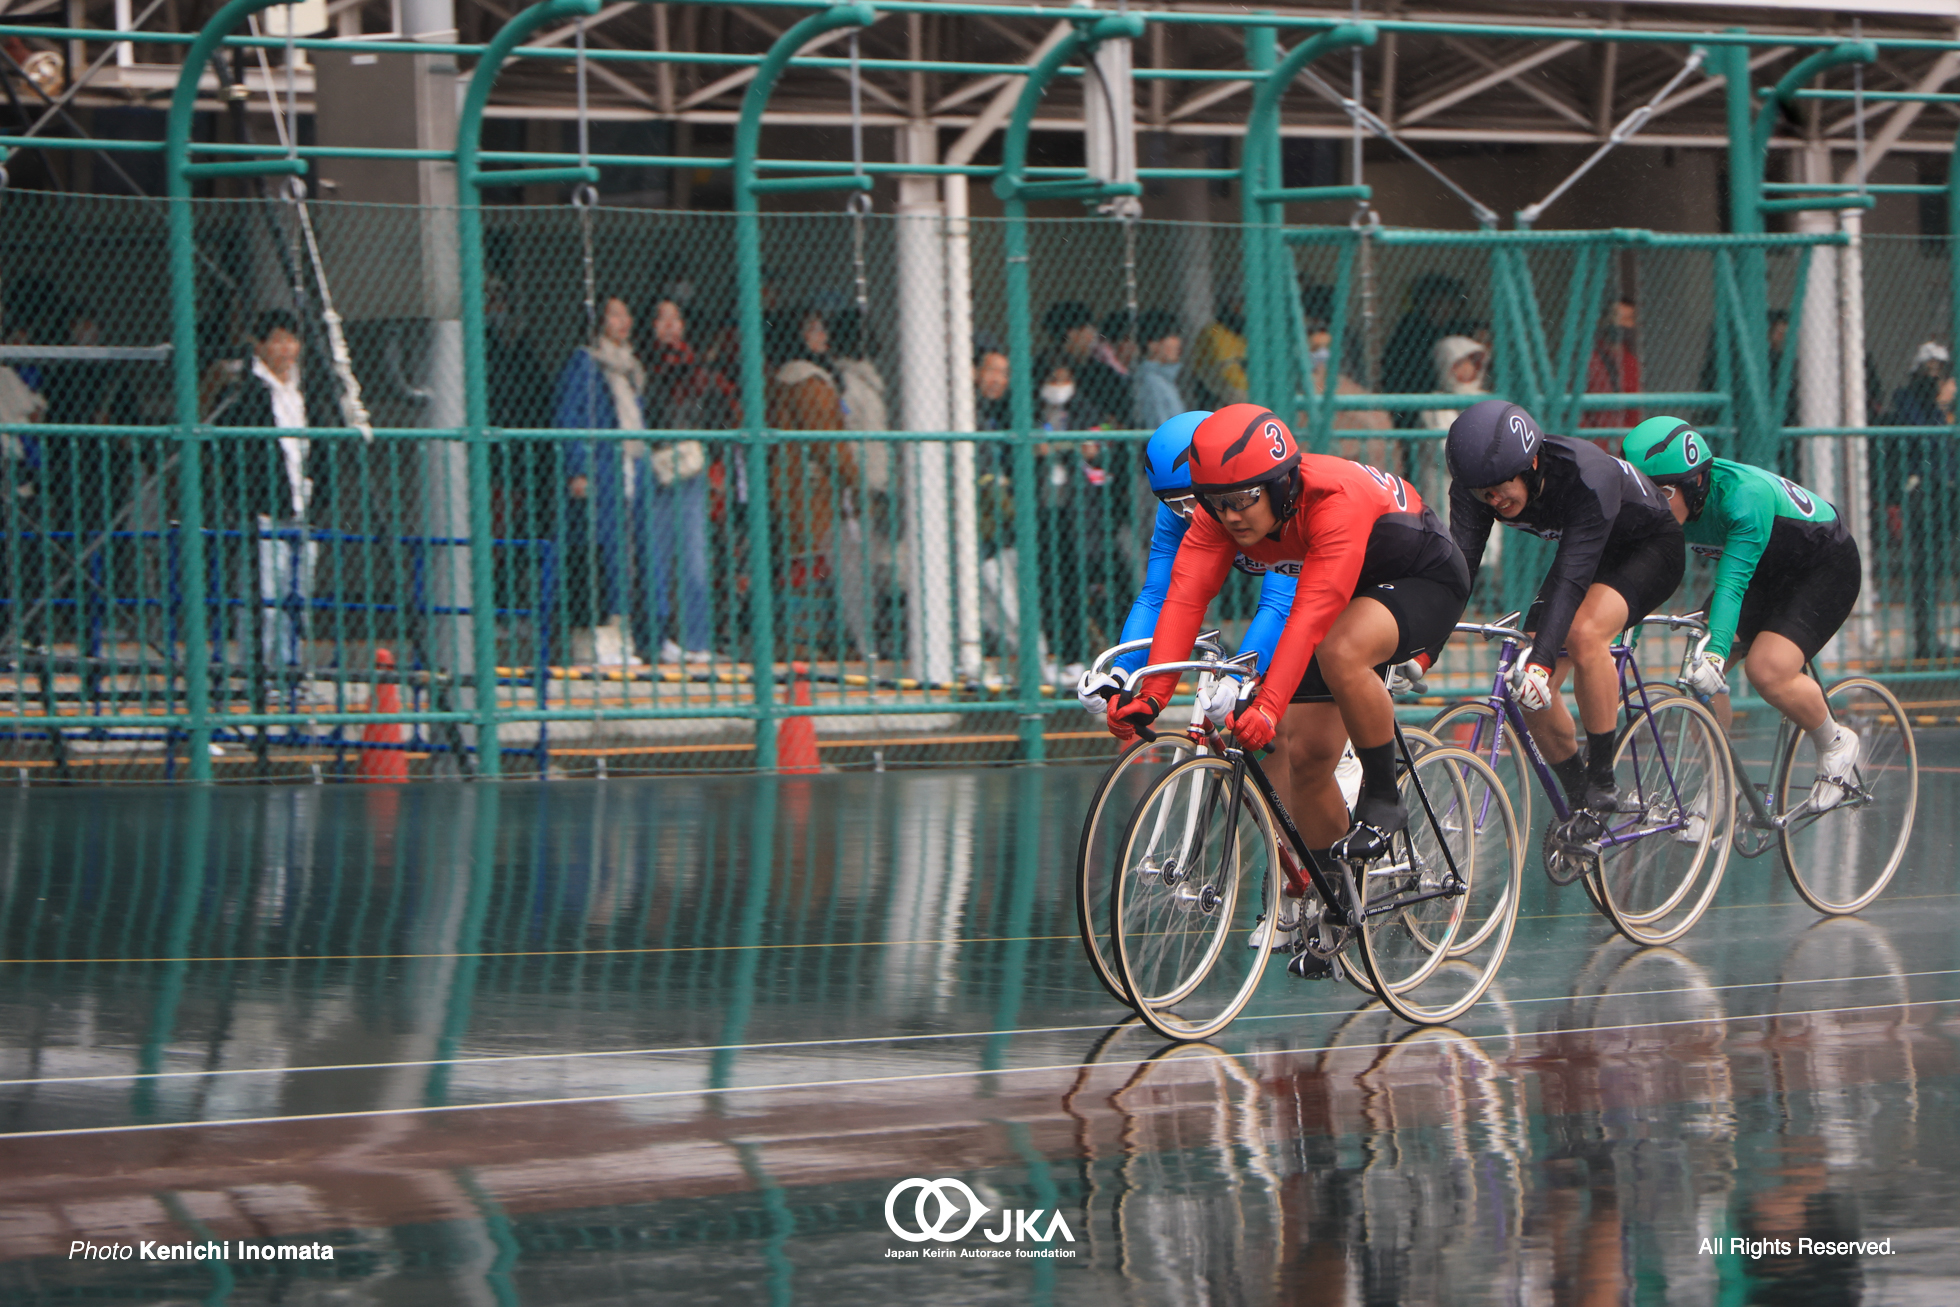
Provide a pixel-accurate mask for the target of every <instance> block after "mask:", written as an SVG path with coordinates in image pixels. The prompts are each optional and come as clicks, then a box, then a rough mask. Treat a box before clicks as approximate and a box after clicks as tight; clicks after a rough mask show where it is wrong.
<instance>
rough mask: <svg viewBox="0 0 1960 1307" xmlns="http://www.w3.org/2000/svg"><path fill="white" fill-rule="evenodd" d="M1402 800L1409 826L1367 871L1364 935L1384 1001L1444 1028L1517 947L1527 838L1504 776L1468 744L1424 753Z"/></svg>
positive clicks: (1361, 900) (1364, 952) (1361, 904)
mask: <svg viewBox="0 0 1960 1307" xmlns="http://www.w3.org/2000/svg"><path fill="white" fill-rule="evenodd" d="M1402 801H1403V803H1404V804H1405V805H1406V806H1407V808H1408V812H1409V825H1408V828H1407V829H1406V830H1404V831H1403V832H1402V833H1401V834H1399V835H1397V836H1396V837H1395V840H1394V842H1393V844H1392V846H1391V847H1390V850H1389V852H1388V853H1387V854H1386V855H1385V856H1383V857H1381V858H1379V859H1377V860H1376V861H1374V862H1371V863H1369V864H1367V865H1366V866H1365V867H1364V868H1362V872H1361V875H1360V877H1359V889H1358V892H1357V893H1356V898H1357V899H1358V905H1357V906H1358V908H1359V911H1360V914H1361V928H1360V930H1359V931H1358V932H1357V934H1358V935H1359V937H1360V941H1361V957H1362V961H1363V962H1364V964H1365V965H1366V966H1367V968H1368V975H1369V978H1370V979H1371V980H1373V981H1374V985H1375V993H1376V994H1377V996H1379V997H1380V998H1381V1000H1382V1002H1383V1003H1384V1004H1386V1005H1387V1006H1388V1007H1389V1008H1390V1009H1392V1010H1393V1011H1394V1012H1395V1014H1396V1015H1397V1016H1399V1017H1401V1018H1402V1019H1403V1020H1404V1021H1411V1022H1415V1023H1416V1024H1418V1025H1438V1024H1441V1023H1443V1022H1447V1021H1454V1020H1455V1019H1456V1018H1457V1017H1459V1016H1461V1015H1462V1014H1463V1013H1464V1012H1466V1011H1468V1010H1469V1008H1470V1006H1471V1005H1472V1004H1473V1003H1475V1002H1476V1001H1477V1000H1478V999H1479V998H1480V997H1482V996H1483V993H1484V990H1485V989H1487V988H1488V987H1489V986H1490V982H1491V980H1492V979H1493V978H1494V977H1495V976H1496V975H1497V968H1498V966H1499V965H1500V964H1501V963H1502V962H1503V960H1504V954H1505V952H1506V951H1507V950H1508V949H1509V948H1510V947H1511V933H1512V929H1513V927H1515V926H1516V924H1517V919H1518V898H1519V890H1520V886H1521V881H1522V879H1523V876H1524V836H1523V834H1522V832H1521V831H1520V829H1519V827H1518V822H1517V816H1516V813H1515V811H1514V810H1513V809H1512V807H1511V800H1510V798H1509V796H1508V795H1506V794H1505V792H1504V785H1503V782H1502V781H1501V780H1500V779H1499V778H1498V775H1497V773H1496V772H1494V771H1493V770H1491V767H1490V764H1489V763H1487V762H1485V761H1484V760H1483V759H1482V758H1479V757H1478V756H1476V755H1475V754H1473V753H1470V752H1468V751H1467V750H1463V749H1455V748H1447V747H1445V748H1438V749H1431V750H1427V751H1425V752H1424V753H1422V754H1421V755H1420V756H1419V757H1417V758H1416V760H1415V765H1414V766H1413V767H1412V768H1411V769H1410V770H1409V771H1407V772H1405V773H1404V775H1403V780H1402ZM1445 963H1447V964H1448V965H1445Z"/></svg>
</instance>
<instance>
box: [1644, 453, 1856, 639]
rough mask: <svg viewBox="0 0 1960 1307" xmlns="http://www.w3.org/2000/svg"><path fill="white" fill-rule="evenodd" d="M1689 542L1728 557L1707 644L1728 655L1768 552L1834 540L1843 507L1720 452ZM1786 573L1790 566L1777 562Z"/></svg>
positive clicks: (1778, 556)
mask: <svg viewBox="0 0 1960 1307" xmlns="http://www.w3.org/2000/svg"><path fill="white" fill-rule="evenodd" d="M1682 531H1683V533H1684V534H1685V535H1686V536H1687V538H1688V547H1689V548H1690V549H1692V550H1694V551H1695V552H1696V553H1697V554H1700V555H1702V556H1703V557H1705V558H1716V559H1719V560H1721V561H1720V562H1719V563H1718V564H1717V565H1716V569H1715V597H1714V599H1713V600H1712V601H1711V602H1710V603H1709V605H1708V630H1709V636H1710V638H1709V641H1708V652H1709V653H1711V654H1715V655H1717V656H1718V657H1720V658H1723V659H1727V658H1728V656H1729V647H1730V646H1731V645H1733V644H1734V643H1735V625H1736V621H1737V619H1738V618H1739V617H1740V616H1741V613H1742V596H1743V595H1744V594H1745V593H1747V592H1748V590H1749V583H1750V581H1751V580H1753V579H1754V578H1755V576H1756V573H1757V569H1758V568H1759V567H1761V565H1762V563H1763V560H1764V559H1765V558H1766V557H1767V558H1771V559H1773V560H1775V561H1776V562H1778V563H1781V562H1785V561H1788V560H1792V559H1802V558H1806V557H1808V556H1809V554H1810V551H1811V550H1812V549H1814V548H1816V547H1817V546H1818V545H1821V544H1824V543H1826V542H1827V541H1831V540H1835V539H1836V538H1837V536H1838V535H1839V533H1840V531H1841V528H1840V527H1839V526H1838V516H1837V510H1836V509H1835V508H1832V507H1831V506H1830V504H1828V503H1826V502H1825V501H1824V499H1823V498H1822V497H1820V496H1818V495H1815V494H1813V493H1811V492H1810V491H1808V490H1805V489H1804V488H1803V487H1802V486H1800V485H1798V484H1797V483H1796V482H1794V481H1791V480H1788V479H1786V478H1784V477H1780V476H1778V475H1776V473H1774V472H1766V471H1764V470H1763V469H1762V468H1759V467H1754V466H1751V465H1750V464H1748V463H1736V462H1733V461H1731V460H1729V459H1726V458H1718V459H1714V460H1712V462H1711V466H1710V469H1709V474H1708V498H1707V500H1706V501H1705V502H1704V503H1703V504H1702V509H1701V514H1700V515H1699V516H1698V517H1696V518H1695V519H1694V520H1693V521H1691V522H1689V523H1688V524H1687V525H1686V526H1684V527H1683V528H1682ZM1774 570H1775V571H1777V572H1778V573H1780V574H1783V568H1782V567H1780V566H1778V567H1776V568H1775V569H1774Z"/></svg>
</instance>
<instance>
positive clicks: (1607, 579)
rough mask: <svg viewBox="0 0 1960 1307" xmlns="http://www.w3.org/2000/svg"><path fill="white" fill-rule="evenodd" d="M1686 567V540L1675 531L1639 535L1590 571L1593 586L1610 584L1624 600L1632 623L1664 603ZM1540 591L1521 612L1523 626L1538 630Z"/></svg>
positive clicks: (1526, 628)
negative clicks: (1523, 616)
mask: <svg viewBox="0 0 1960 1307" xmlns="http://www.w3.org/2000/svg"><path fill="white" fill-rule="evenodd" d="M1687 570H1688V542H1687V539H1686V537H1684V536H1683V535H1682V534H1681V532H1680V531H1679V530H1678V529H1677V530H1673V531H1662V532H1659V533H1657V534H1654V535H1650V536H1643V537H1642V538H1640V539H1638V540H1635V541H1633V542H1632V543H1630V544H1628V545H1627V546H1625V547H1624V548H1621V549H1616V550H1613V551H1612V552H1610V553H1608V554H1607V555H1606V556H1605V557H1603V558H1601V559H1600V560H1599V566H1598V567H1597V568H1595V569H1594V571H1593V579H1592V583H1593V584H1594V585H1604V586H1610V587H1612V588H1613V589H1614V590H1615V591H1617V592H1618V593H1619V596H1620V598H1622V599H1624V600H1626V602H1627V625H1628V626H1632V625H1634V624H1635V623H1637V622H1638V621H1639V620H1640V619H1641V618H1643V617H1646V616H1648V615H1649V614H1651V613H1653V612H1654V611H1655V610H1657V609H1659V608H1660V607H1661V606H1662V605H1663V604H1665V603H1666V602H1667V601H1668V600H1669V599H1670V598H1671V597H1672V596H1673V594H1674V592H1675V590H1676V589H1678V588H1679V587H1680V585H1681V577H1682V574H1683V573H1685V572H1686V571H1687ZM1544 608H1545V596H1544V595H1543V593H1542V592H1541V593H1540V594H1539V596H1538V598H1537V599H1535V600H1533V601H1532V604H1531V611H1530V612H1528V613H1526V614H1525V618H1524V629H1525V630H1527V631H1536V630H1537V629H1538V617H1539V614H1540V613H1542V612H1543V611H1544Z"/></svg>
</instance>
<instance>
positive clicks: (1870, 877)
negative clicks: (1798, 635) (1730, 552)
mask: <svg viewBox="0 0 1960 1307" xmlns="http://www.w3.org/2000/svg"><path fill="white" fill-rule="evenodd" d="M1676 620H1677V621H1678V622H1679V629H1681V630H1682V631H1684V632H1685V633H1687V634H1688V636H1689V641H1688V646H1687V648H1686V650H1685V651H1684V652H1683V653H1682V656H1681V679H1680V681H1679V682H1678V683H1679V684H1681V685H1682V686H1684V687H1685V686H1686V684H1687V675H1688V668H1689V666H1690V665H1691V664H1692V663H1693V661H1694V659H1695V658H1696V657H1697V656H1698V655H1699V654H1701V653H1702V652H1703V650H1705V649H1706V648H1707V646H1708V628H1707V626H1706V625H1705V622H1706V620H1707V619H1706V617H1705V615H1704V614H1701V613H1691V614H1689V615H1688V616H1687V617H1686V618H1682V619H1676ZM1804 671H1805V673H1806V674H1807V675H1809V676H1810V677H1811V679H1813V680H1815V681H1817V682H1818V685H1819V688H1821V689H1822V690H1823V692H1824V702H1825V703H1826V704H1827V705H1828V706H1829V708H1830V710H1831V716H1832V718H1834V719H1835V720H1836V721H1838V722H1840V723H1841V724H1843V725H1845V726H1847V727H1849V728H1850V729H1851V730H1853V731H1855V732H1856V733H1857V735H1858V764H1857V765H1856V766H1855V767H1853V768H1852V769H1851V774H1850V775H1849V776H1847V777H1845V778H1844V780H1843V782H1842V783H1837V784H1833V783H1830V782H1826V783H1825V785H1824V786H1822V787H1818V786H1803V785H1801V783H1800V782H1799V781H1798V780H1797V753H1798V747H1799V745H1800V744H1801V743H1802V734H1803V733H1802V732H1801V731H1799V730H1798V729H1797V728H1796V725H1795V723H1793V722H1792V721H1791V720H1790V719H1789V718H1787V717H1785V716H1783V715H1782V714H1781V713H1778V714H1777V727H1776V746H1775V749H1774V751H1773V752H1772V753H1771V754H1770V770H1769V775H1770V779H1769V783H1768V784H1760V783H1757V782H1755V781H1753V780H1751V779H1750V775H1749V766H1748V764H1747V763H1745V762H1744V761H1743V758H1742V755H1741V753H1740V752H1738V751H1737V749H1736V746H1735V741H1734V740H1732V739H1729V738H1728V737H1727V736H1724V737H1723V741H1724V743H1725V744H1726V745H1727V748H1728V754H1729V761H1730V765H1731V766H1732V767H1733V769H1734V772H1735V783H1736V789H1737V791H1738V792H1739V794H1740V795H1741V804H1740V806H1738V808H1737V810H1736V815H1735V822H1736V825H1735V837H1734V847H1735V851H1736V852H1737V853H1739V854H1741V855H1742V856H1743V857H1745V858H1755V857H1759V856H1761V855H1762V854H1763V853H1765V852H1767V851H1768V850H1769V849H1770V848H1771V847H1772V846H1774V847H1775V848H1777V849H1778V850H1780V851H1781V853H1782V857H1783V869H1784V870H1785V871H1787V872H1788V873H1789V875H1790V883H1791V884H1792V885H1793V886H1795V887H1796V891H1797V893H1798V895H1800V896H1801V897H1802V898H1803V901H1804V902H1806V903H1808V904H1809V905H1810V906H1811V907H1813V908H1815V909H1817V911H1819V912H1821V913H1823V914H1825V915H1826V916H1842V915H1845V914H1847V913H1852V912H1857V911H1859V910H1860V909H1862V908H1864V907H1865V906H1866V905H1867V904H1869V903H1870V902H1871V901H1872V900H1873V899H1875V898H1877V897H1878V896H1879V894H1880V893H1881V892H1883V890H1884V889H1885V887H1886V886H1887V885H1888V884H1890V883H1891V880H1892V877H1893V875H1894V874H1895V873H1896V872H1897V871H1898V869H1899V864H1900V863H1901V862H1903V861H1904V860H1905V856H1906V845H1907V843H1908V842H1909V841H1910V840H1911V838H1912V823H1913V819H1914V817H1915V816H1916V815H1917V813H1918V809H1919V748H1918V745H1917V743H1916V742H1915V741H1914V739H1913V735H1912V723H1911V722H1910V721H1909V720H1908V719H1907V717H1906V711H1905V709H1904V707H1902V706H1901V705H1900V703H1899V700H1898V699H1897V697H1896V696H1894V695H1893V693H1892V692H1891V691H1890V690H1888V689H1886V688H1885V687H1884V686H1883V685H1881V684H1880V683H1879V682H1877V681H1874V680H1872V679H1870V678H1869V677H1864V676H1847V677H1845V678H1844V679H1843V680H1840V681H1837V682H1835V683H1833V684H1831V685H1824V684H1823V679H1822V678H1821V677H1819V676H1818V675H1817V666H1816V664H1815V663H1813V662H1811V661H1809V660H1805V662H1804ZM1820 789H1821V791H1822V793H1819V790H1820ZM1820 799H1821V803H1820Z"/></svg>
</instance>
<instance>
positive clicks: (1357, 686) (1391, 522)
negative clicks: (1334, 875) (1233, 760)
mask: <svg viewBox="0 0 1960 1307" xmlns="http://www.w3.org/2000/svg"><path fill="white" fill-rule="evenodd" d="M1191 487H1192V489H1193V490H1194V491H1196V492H1197V495H1198V503H1199V504H1200V505H1201V506H1202V507H1203V508H1204V510H1205V511H1204V513H1202V514H1200V515H1199V516H1197V517H1195V518H1193V519H1192V523H1191V529H1190V531H1189V532H1188V533H1187V534H1186V535H1185V537H1184V543H1183V544H1182V545H1181V546H1180V547H1179V549H1178V553H1177V561H1176V563H1175V564H1174V565H1173V569H1172V572H1171V584H1170V593H1169V595H1168V596H1167V597H1166V598H1165V600H1164V607H1163V612H1162V614H1161V615H1160V616H1159V617H1158V619H1157V631H1156V637H1155V639H1154V641H1153V642H1152V644H1151V647H1150V661H1151V662H1170V661H1175V660H1177V659H1181V658H1186V657H1188V656H1189V655H1190V651H1191V642H1192V641H1193V640H1194V639H1196V638H1197V634H1198V630H1199V628H1200V626H1201V624H1202V623H1203V621H1204V615H1205V608H1206V605H1208V604H1209V603H1210V602H1211V600H1212V598H1213V597H1214V596H1215V595H1217V593H1218V591H1219V590H1220V588H1222V587H1223V585H1224V583H1225V578H1226V576H1227V575H1228V574H1229V573H1230V572H1231V568H1232V559H1233V557H1234V556H1235V555H1237V554H1241V553H1243V554H1244V555H1245V556H1246V557H1248V558H1250V559H1252V560H1253V561H1255V562H1260V563H1265V564H1267V565H1269V566H1272V567H1274V568H1277V569H1279V570H1281V571H1284V572H1291V573H1293V574H1294V575H1296V576H1297V577H1298V578H1299V585H1298V588H1297V589H1296V590H1295V591H1294V595H1293V608H1292V611H1291V613H1290V614H1289V615H1288V617H1287V620H1286V627H1285V629H1284V631H1282V632H1281V634H1280V638H1279V646H1278V648H1277V649H1276V650H1275V651H1274V653H1273V658H1272V663H1271V666H1270V667H1269V668H1268V669H1267V671H1266V677H1265V680H1264V682H1263V683H1262V684H1261V685H1260V688H1259V691H1258V693H1257V694H1256V695H1255V696H1254V697H1253V698H1252V699H1251V700H1250V701H1249V702H1241V704H1240V705H1239V709H1238V712H1237V713H1236V715H1235V716H1234V718H1233V721H1232V729H1233V732H1234V734H1236V735H1237V737H1238V740H1239V743H1240V744H1241V745H1242V746H1243V747H1245V748H1249V749H1262V748H1264V747H1265V746H1266V745H1267V744H1269V743H1271V742H1272V740H1273V737H1274V734H1275V732H1276V729H1277V727H1278V724H1279V721H1280V718H1281V716H1282V715H1283V714H1284V713H1285V712H1286V710H1287V705H1288V704H1289V703H1297V704H1301V705H1303V706H1304V707H1303V710H1302V711H1301V712H1300V713H1299V714H1298V715H1297V716H1296V717H1295V718H1294V722H1295V725H1294V726H1293V728H1292V729H1290V730H1289V737H1290V738H1289V751H1290V753H1291V759H1290V761H1291V764H1292V765H1291V771H1292V791H1293V792H1292V794H1291V795H1290V796H1289V798H1290V799H1291V810H1292V814H1293V817H1294V820H1295V821H1296V822H1297V823H1298V825H1299V828H1300V833H1301V835H1302V836H1304V837H1305V838H1306V841H1307V844H1308V846H1309V849H1310V851H1312V852H1314V853H1315V855H1316V857H1317V858H1319V859H1320V860H1321V861H1322V862H1323V865H1325V862H1326V859H1327V858H1328V857H1329V856H1333V857H1352V858H1361V859H1366V858H1371V857H1375V856H1378V855H1379V854H1380V852H1381V851H1382V850H1383V849H1384V848H1385V847H1386V845H1387V842H1388V837H1389V836H1391V835H1393V834H1394V833H1395V832H1396V831H1399V830H1401V829H1402V828H1403V827H1404V826H1406V825H1407V824H1408V814H1407V813H1406V812H1405V811H1404V810H1403V807H1402V802H1401V797H1400V795H1399V794H1398V792H1397V789H1396V783H1395V755H1394V749H1395V744H1394V741H1395V705H1394V703H1393V701H1391V700H1390V698H1389V697H1388V690H1387V688H1386V687H1385V686H1384V685H1383V684H1382V672H1383V670H1384V669H1385V668H1386V667H1388V666H1389V665H1390V664H1391V663H1397V662H1404V661H1408V660H1410V659H1414V660H1416V661H1417V662H1419V663H1421V664H1422V665H1423V666H1427V665H1428V664H1429V663H1430V662H1431V661H1433V659H1434V658H1435V656H1436V654H1437V652H1438V651H1439V650H1440V649H1441V648H1442V646H1443V642H1444V641H1445V640H1447V639H1448V638H1449V636H1450V633H1451V631H1452V630H1454V628H1455V626H1456V620H1457V618H1458V617H1460V616H1461V615H1462V613H1463V606H1464V603H1465V601H1466V600H1467V599H1468V598H1469V595H1470V570H1469V568H1468V567H1466V566H1465V565H1464V562H1463V555H1462V554H1461V553H1460V552H1458V550H1457V547H1456V545H1455V543H1454V542H1453V541H1452V540H1451V539H1450V534H1449V531H1448V529H1447V528H1445V527H1444V525H1443V523H1442V521H1441V519H1439V518H1438V517H1437V516H1436V514H1435V513H1434V512H1433V511H1431V510H1430V509H1429V508H1427V507H1426V506H1424V504H1423V502H1422V498H1421V496H1419V495H1418V494H1417V493H1416V491H1415V488H1414V487H1412V486H1411V485H1409V483H1408V482H1406V481H1404V480H1402V479H1401V478H1400V477H1398V476H1395V475H1394V474H1393V473H1389V472H1382V471H1379V470H1378V469H1375V468H1372V467H1363V466H1362V465H1361V464H1359V463H1354V462H1350V461H1349V460H1347V459H1344V458H1332V457H1329V456H1326V455H1321V454H1302V453H1300V450H1299V448H1298V446H1297V445H1295V443H1294V441H1293V433H1292V432H1291V431H1289V430H1287V427H1286V424H1285V423H1284V422H1282V421H1281V420H1280V419H1279V417H1278V416H1277V415H1275V414H1274V413H1272V412H1271V411H1270V410H1268V409H1264V408H1261V407H1260V406H1258V405H1257V404H1233V405H1230V406H1228V407H1226V408H1222V409H1220V410H1218V411H1217V412H1216V413H1214V414H1212V415H1211V416H1210V417H1209V418H1207V419H1205V421H1204V422H1203V423H1201V424H1200V425H1199V426H1198V429H1197V430H1196V431H1195V432H1194V433H1193V435H1192V440H1191ZM1176 680H1177V678H1176V676H1174V675H1170V674H1166V675H1162V676H1155V677H1151V678H1149V679H1148V680H1146V681H1145V682H1144V683H1143V684H1141V685H1139V686H1137V687H1136V688H1135V689H1133V690H1131V691H1129V692H1127V693H1125V694H1123V695H1119V696H1118V697H1117V699H1116V700H1115V702H1114V703H1112V704H1111V706H1110V710H1109V725H1110V729H1111V730H1112V731H1113V732H1115V733H1116V734H1117V735H1118V736H1119V737H1123V736H1128V735H1131V734H1134V733H1135V730H1136V728H1137V727H1138V726H1140V725H1147V724H1148V723H1149V722H1150V721H1152V720H1154V719H1155V718H1156V716H1157V714H1158V713H1160V712H1162V711H1163V708H1164V705H1165V704H1166V703H1168V702H1169V701H1170V696H1171V693H1172V691H1173V689H1174V688H1175V685H1176ZM1349 739H1352V740H1353V743H1354V752H1355V756H1356V757H1357V758H1358V759H1359V760H1360V762H1361V769H1362V781H1361V793H1360V796H1359V797H1358V798H1357V800H1356V802H1355V810H1354V813H1353V815H1352V820H1350V815H1349V813H1348V810H1347V805H1346V803H1345V802H1343V801H1342V799H1341V792H1340V789H1339V787H1338V786H1337V785H1336V784H1335V782H1334V768H1335V765H1336V764H1337V763H1338V762H1339V761H1340V757H1341V750H1342V747H1343V745H1344V744H1345V743H1346V742H1347V741H1348V740H1349Z"/></svg>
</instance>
